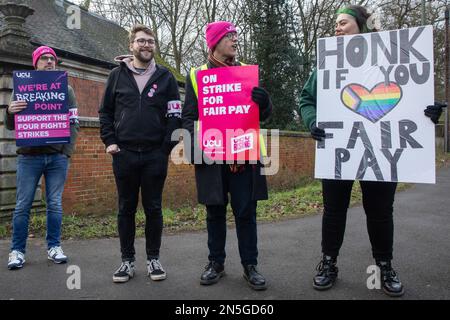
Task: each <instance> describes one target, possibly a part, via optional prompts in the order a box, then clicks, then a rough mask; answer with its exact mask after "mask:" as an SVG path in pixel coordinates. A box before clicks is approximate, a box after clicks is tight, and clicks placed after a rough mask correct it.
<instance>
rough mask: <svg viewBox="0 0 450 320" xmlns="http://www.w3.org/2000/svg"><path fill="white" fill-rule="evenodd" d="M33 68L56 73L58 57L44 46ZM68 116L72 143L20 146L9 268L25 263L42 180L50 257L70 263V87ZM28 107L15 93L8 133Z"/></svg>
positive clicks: (73, 105)
mask: <svg viewBox="0 0 450 320" xmlns="http://www.w3.org/2000/svg"><path fill="white" fill-rule="evenodd" d="M31 58H32V62H33V67H34V69H35V70H36V71H37V72H41V71H42V72H48V71H55V70H56V63H57V61H58V58H57V56H56V53H55V51H54V50H53V49H52V48H50V47H47V46H41V47H39V48H37V49H36V50H35V51H34V52H33V53H32V56H31ZM67 104H68V109H69V112H68V116H69V119H70V143H66V144H59V143H53V144H46V145H40V146H20V147H18V148H17V150H16V153H17V171H16V190H17V199H16V206H15V208H14V213H13V219H12V226H13V234H12V241H11V252H10V253H9V256H8V269H10V270H15V269H21V268H22V267H23V266H24V264H25V253H26V252H25V251H26V242H27V238H28V224H29V216H30V211H31V206H32V203H33V201H34V199H35V194H36V190H37V187H38V183H39V180H40V179H41V177H42V176H44V179H45V194H46V212H47V237H46V242H47V258H48V260H51V261H53V262H54V263H56V264H63V263H66V262H67V261H68V257H67V255H66V254H65V253H64V251H63V249H62V247H61V231H62V229H61V226H62V216H63V208H62V194H63V190H64V184H65V182H66V178H67V172H68V169H69V158H70V157H71V155H72V154H73V152H74V150H75V144H76V138H77V136H78V131H79V130H80V126H79V122H78V107H77V101H76V97H75V92H74V90H73V88H72V87H71V86H70V85H69V86H68V87H67ZM27 106H28V104H27V102H26V101H23V100H16V95H15V94H14V91H13V92H12V93H11V101H10V104H9V106H8V107H7V108H6V112H5V116H4V123H5V127H6V129H8V130H15V115H16V114H18V113H20V112H22V111H24V110H25V109H26V108H27Z"/></svg>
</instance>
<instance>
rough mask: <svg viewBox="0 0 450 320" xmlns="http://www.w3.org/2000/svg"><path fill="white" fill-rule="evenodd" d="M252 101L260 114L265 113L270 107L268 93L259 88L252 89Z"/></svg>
mask: <svg viewBox="0 0 450 320" xmlns="http://www.w3.org/2000/svg"><path fill="white" fill-rule="evenodd" d="M252 100H253V101H255V102H256V103H257V104H258V106H259V111H260V112H265V111H266V109H267V108H269V105H270V97H269V93H268V92H267V91H266V90H264V89H263V88H261V87H254V88H253V90H252Z"/></svg>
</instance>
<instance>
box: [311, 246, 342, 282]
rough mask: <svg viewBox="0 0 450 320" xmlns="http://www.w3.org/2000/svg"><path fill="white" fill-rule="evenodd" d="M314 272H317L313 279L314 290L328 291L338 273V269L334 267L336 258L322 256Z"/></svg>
mask: <svg viewBox="0 0 450 320" xmlns="http://www.w3.org/2000/svg"><path fill="white" fill-rule="evenodd" d="M316 270H317V271H318V272H317V274H316V276H315V277H314V279H313V287H314V289H316V290H327V289H330V288H331V287H332V286H333V285H334V283H335V281H336V279H337V275H338V271H339V270H338V267H336V258H332V257H330V256H326V255H324V256H323V258H322V260H321V261H320V262H319V264H318V265H317V267H316Z"/></svg>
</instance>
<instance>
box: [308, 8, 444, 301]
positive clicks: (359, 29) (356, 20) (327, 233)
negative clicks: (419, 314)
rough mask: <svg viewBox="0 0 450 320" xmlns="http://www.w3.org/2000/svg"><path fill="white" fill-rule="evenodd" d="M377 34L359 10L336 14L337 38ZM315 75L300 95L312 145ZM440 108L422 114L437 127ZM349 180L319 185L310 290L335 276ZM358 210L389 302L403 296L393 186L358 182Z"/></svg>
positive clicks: (317, 133) (320, 133)
mask: <svg viewBox="0 0 450 320" xmlns="http://www.w3.org/2000/svg"><path fill="white" fill-rule="evenodd" d="M376 31H378V30H377V29H376V27H375V26H374V21H373V16H372V15H371V14H370V13H368V12H367V10H366V9H365V8H364V7H361V6H357V5H351V6H348V7H346V8H344V9H340V10H338V12H337V18H336V28H335V35H336V36H344V35H353V34H359V33H368V32H376ZM316 95H317V73H316V70H314V71H313V73H312V74H311V76H310V77H309V79H308V81H307V82H306V84H305V86H304V88H303V90H302V92H301V95H300V114H301V116H302V119H303V122H304V123H305V126H306V127H307V128H308V129H309V130H310V131H311V135H312V137H313V138H314V139H315V140H318V141H322V140H323V139H325V138H326V136H325V131H324V130H323V129H321V128H318V127H317V126H316V107H317V106H316V102H317V96H316ZM443 107H445V105H444V104H440V103H435V105H432V106H428V107H427V108H426V109H425V115H426V116H428V117H430V119H431V120H432V121H433V122H434V123H437V121H438V119H439V117H440V115H441V113H442V108H443ZM353 183H354V180H330V179H323V180H322V194H323V203H324V214H323V218H322V254H323V256H322V259H321V261H320V263H319V264H318V265H317V268H316V269H317V274H316V276H315V277H314V279H313V287H314V288H315V289H317V290H326V289H330V288H331V287H332V286H333V285H334V283H335V281H336V279H337V275H338V267H337V266H336V263H337V256H338V255H339V250H340V248H341V246H342V242H343V239H344V233H345V224H346V217H347V209H348V206H349V202H350V196H351V191H352V186H353ZM360 185H361V191H362V195H363V207H364V211H365V213H366V216H367V230H368V233H369V238H370V242H371V245H372V255H373V257H374V259H375V262H376V265H377V266H378V267H379V268H380V272H381V283H382V288H383V291H384V292H385V293H386V294H387V295H389V296H394V297H395V296H397V297H398V296H402V295H403V294H404V287H403V284H402V282H401V281H400V279H399V277H398V275H397V273H396V272H395V271H394V269H393V268H392V264H391V260H392V259H393V254H392V252H393V242H394V222H393V205H394V198H395V191H396V188H397V183H396V182H378V181H360Z"/></svg>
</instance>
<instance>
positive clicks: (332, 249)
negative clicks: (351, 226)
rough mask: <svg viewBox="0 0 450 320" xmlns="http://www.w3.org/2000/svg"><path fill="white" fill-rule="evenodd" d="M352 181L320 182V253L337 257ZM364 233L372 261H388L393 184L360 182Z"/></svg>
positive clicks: (390, 256) (391, 234)
mask: <svg viewBox="0 0 450 320" xmlns="http://www.w3.org/2000/svg"><path fill="white" fill-rule="evenodd" d="M353 182H354V181H353V180H327V179H324V180H322V190H323V203H324V215H323V219H322V252H323V253H324V254H326V255H329V256H332V257H337V256H338V255H339V249H340V248H341V245H342V241H343V240H344V232H345V223H346V219H347V209H348V206H349V203H350V195H351V191H352V186H353ZM360 185H361V190H362V196H363V207H364V211H365V213H366V216H367V231H368V233H369V239H370V243H371V245H372V255H373V257H374V258H375V259H376V260H383V261H386V260H392V251H393V242H394V222H393V217H392V212H393V205H394V197H395V190H396V188H397V183H395V182H376V181H360Z"/></svg>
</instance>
